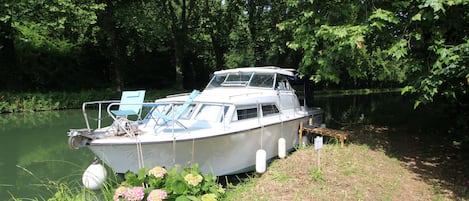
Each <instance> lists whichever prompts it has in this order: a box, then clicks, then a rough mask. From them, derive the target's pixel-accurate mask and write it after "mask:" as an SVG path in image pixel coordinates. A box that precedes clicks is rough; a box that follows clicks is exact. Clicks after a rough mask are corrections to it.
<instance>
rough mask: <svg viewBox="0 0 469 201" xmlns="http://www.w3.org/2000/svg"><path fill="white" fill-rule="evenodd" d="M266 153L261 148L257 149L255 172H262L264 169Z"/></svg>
mask: <svg viewBox="0 0 469 201" xmlns="http://www.w3.org/2000/svg"><path fill="white" fill-rule="evenodd" d="M266 157H267V153H266V152H265V150H263V149H259V150H257V152H256V172H257V173H261V174H262V173H264V172H265V169H266V163H267V160H266Z"/></svg>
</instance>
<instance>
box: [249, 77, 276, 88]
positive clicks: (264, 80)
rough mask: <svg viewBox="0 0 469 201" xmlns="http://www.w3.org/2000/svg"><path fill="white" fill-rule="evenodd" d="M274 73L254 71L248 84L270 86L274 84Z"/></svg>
mask: <svg viewBox="0 0 469 201" xmlns="http://www.w3.org/2000/svg"><path fill="white" fill-rule="evenodd" d="M274 75H275V74H272V73H269V74H267V73H256V74H254V75H253V76H252V79H251V82H250V83H249V86H251V87H264V88H272V87H273V86H274Z"/></svg>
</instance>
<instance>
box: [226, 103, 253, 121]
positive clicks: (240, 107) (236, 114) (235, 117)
mask: <svg viewBox="0 0 469 201" xmlns="http://www.w3.org/2000/svg"><path fill="white" fill-rule="evenodd" d="M252 110H255V112H249V111H252ZM238 111H246V112H247V114H240V113H239V112H238ZM253 114H255V116H253ZM240 117H243V118H240ZM259 117H260V115H259V106H258V104H250V105H235V108H234V111H233V116H232V117H231V121H232V122H234V121H243V120H249V119H257V118H259Z"/></svg>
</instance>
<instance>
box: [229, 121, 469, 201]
mask: <svg viewBox="0 0 469 201" xmlns="http://www.w3.org/2000/svg"><path fill="white" fill-rule="evenodd" d="M352 133H353V135H352V138H351V139H350V140H349V142H348V144H347V146H345V147H344V148H340V145H339V144H337V143H335V140H332V141H331V142H332V143H329V144H326V145H325V146H324V147H323V149H321V150H320V167H319V168H318V166H317V165H318V154H319V153H318V152H317V151H315V150H314V148H312V147H306V148H303V149H300V150H297V151H296V152H294V153H292V154H291V155H290V156H288V157H287V158H286V159H278V160H275V161H273V162H272V163H271V164H270V165H269V167H268V168H267V172H266V173H264V174H263V175H257V176H253V177H252V178H248V179H245V180H243V181H242V184H241V185H236V186H234V187H232V188H230V189H229V190H228V191H227V192H228V199H227V200H230V201H236V200H257V201H263V200H265V201H267V200H469V190H468V186H466V184H465V182H466V181H465V179H464V176H463V175H459V177H458V176H457V175H458V173H459V172H460V170H461V168H462V167H461V166H456V165H455V164H458V161H457V159H449V158H446V159H445V157H447V154H448V153H444V152H443V151H441V150H439V151H437V150H429V149H428V148H427V147H426V146H433V145H432V144H409V141H411V140H406V141H405V142H406V143H402V141H399V142H395V140H396V139H395V137H403V136H404V137H406V138H409V139H411V138H413V137H417V136H416V135H418V134H416V133H409V132H407V131H405V130H399V129H394V128H393V129H391V128H387V127H375V126H364V127H360V128H354V129H352ZM401 140H402V139H401ZM398 143H399V144H401V145H399V144H398ZM403 149H404V150H403ZM405 149H413V151H410V150H405ZM401 151H405V153H401ZM447 151H448V152H454V150H447ZM426 155H430V156H426ZM440 157H441V158H442V160H439V159H440ZM448 164H452V165H450V166H448Z"/></svg>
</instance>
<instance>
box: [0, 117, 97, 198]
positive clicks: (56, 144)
mask: <svg viewBox="0 0 469 201" xmlns="http://www.w3.org/2000/svg"><path fill="white" fill-rule="evenodd" d="M0 122H1V123H0V125H2V127H1V128H0V137H1V141H0V195H1V197H4V198H5V197H10V196H7V195H9V194H12V195H14V196H15V197H16V198H21V197H26V198H32V197H44V198H48V197H50V196H51V195H52V193H53V192H49V190H48V189H47V188H46V186H45V185H49V182H48V181H50V180H51V181H57V180H66V181H79V178H80V176H81V174H82V173H81V172H82V171H83V169H84V168H86V166H87V165H88V164H89V163H90V161H91V160H92V158H93V155H92V154H91V152H90V151H88V150H87V149H81V150H70V148H69V147H68V145H67V138H66V132H67V130H68V129H69V128H80V127H83V125H84V123H83V118H82V115H81V112H80V111H79V110H68V111H58V112H57V111H55V112H37V113H23V114H3V115H0Z"/></svg>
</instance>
